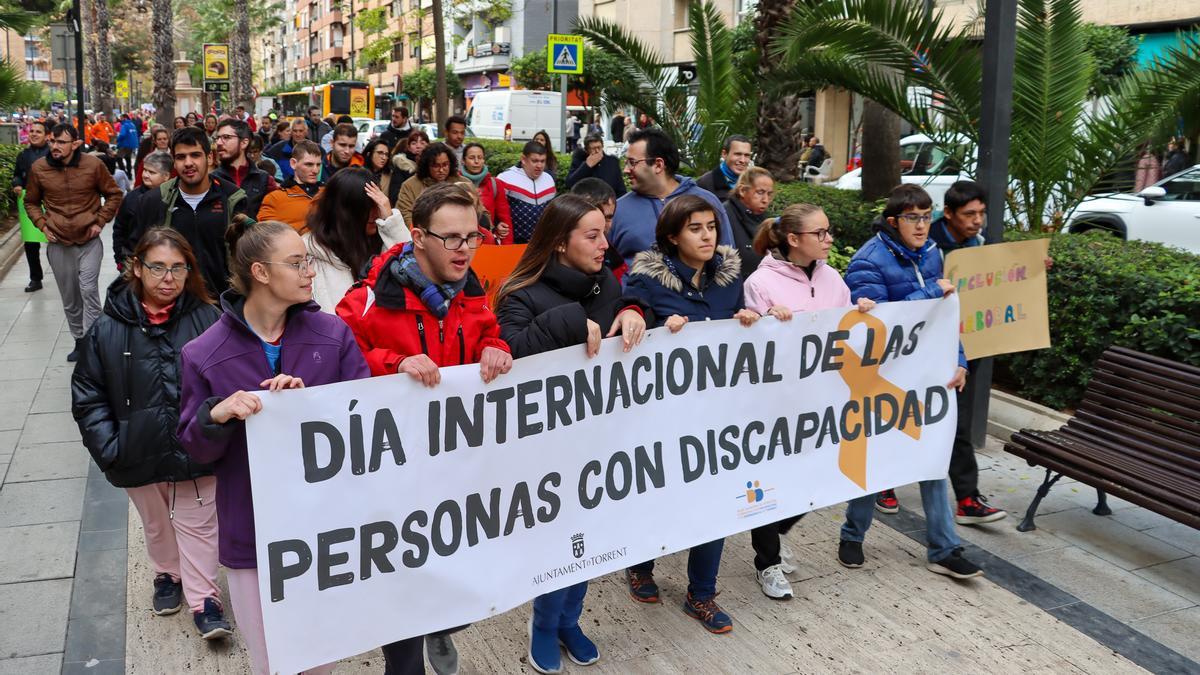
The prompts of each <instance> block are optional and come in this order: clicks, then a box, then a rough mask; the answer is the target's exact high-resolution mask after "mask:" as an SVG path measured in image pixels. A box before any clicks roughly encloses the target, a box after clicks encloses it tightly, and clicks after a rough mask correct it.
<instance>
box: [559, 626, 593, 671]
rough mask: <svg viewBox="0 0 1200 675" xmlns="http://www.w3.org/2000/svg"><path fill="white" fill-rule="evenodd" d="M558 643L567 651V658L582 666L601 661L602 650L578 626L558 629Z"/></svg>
mask: <svg viewBox="0 0 1200 675" xmlns="http://www.w3.org/2000/svg"><path fill="white" fill-rule="evenodd" d="M558 642H559V644H561V645H562V646H563V648H564V649H566V650H567V658H569V659H571V661H572V662H573V663H575V664H577V665H580V666H590V665H592V664H593V663H595V662H597V661H599V660H600V650H599V649H596V643H595V642H592V641H591V640H590V639H588V636H586V635H584V634H583V629H582V628H580V627H579V626H578V624H577V625H574V626H571V627H570V628H559V629H558Z"/></svg>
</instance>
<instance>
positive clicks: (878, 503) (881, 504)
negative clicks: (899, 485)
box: [875, 490, 900, 513]
mask: <svg viewBox="0 0 1200 675" xmlns="http://www.w3.org/2000/svg"><path fill="white" fill-rule="evenodd" d="M875 510H876V511H878V512H880V513H899V512H900V500H899V499H896V491H895V490H884V491H883V492H880V493H879V494H877V495H875Z"/></svg>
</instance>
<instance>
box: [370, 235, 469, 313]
mask: <svg viewBox="0 0 1200 675" xmlns="http://www.w3.org/2000/svg"><path fill="white" fill-rule="evenodd" d="M388 271H389V272H391V274H392V276H393V277H394V278H395V279H396V281H398V282H400V285H402V286H405V287H407V288H410V289H412V290H413V292H415V293H416V294H417V295H418V296H420V298H421V302H422V303H424V304H425V306H426V307H427V308H429V311H430V312H432V313H433V315H434V316H436V317H437V318H438V319H444V318H446V315H447V314H449V313H450V301H451V300H453V299H454V297H455V296H456V295H458V294H459V293H461V292H462V290H463V288H464V287H465V286H466V285H467V277H466V276H463V278H462V279H460V280H458V281H457V282H455V283H453V284H435V283H433V282H432V281H430V280H429V277H427V276H425V274H424V273H423V272H421V266H420V265H418V264H417V256H416V255H414V254H413V245H412V242H409V243H407V244H405V245H404V248H403V250H401V251H400V255H398V256H396V257H395V258H394V259H393V260H392V263H391V265H389V266H388ZM468 274H469V273H468Z"/></svg>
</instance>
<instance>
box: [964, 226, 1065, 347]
mask: <svg viewBox="0 0 1200 675" xmlns="http://www.w3.org/2000/svg"><path fill="white" fill-rule="evenodd" d="M1049 250H1050V240H1049V239H1033V240H1030V241H1013V242H1008V243H1005V244H991V245H988V246H973V247H971V248H960V249H958V250H957V251H952V252H951V253H950V254H949V255H947V256H946V278H947V279H949V280H950V281H951V283H953V284H954V289H955V292H956V293H958V296H959V307H960V309H961V312H962V314H961V320H960V321H959V327H958V331H959V334H960V335H961V337H962V344H963V350H964V351H965V352H966V353H967V358H968V359H979V358H983V357H985V356H995V355H996V354H1012V353H1013V352H1023V351H1027V350H1030V349H1045V348H1046V347H1049V346H1050V309H1049V307H1048V306H1047V303H1046V263H1045V260H1046V255H1047V253H1048V252H1049Z"/></svg>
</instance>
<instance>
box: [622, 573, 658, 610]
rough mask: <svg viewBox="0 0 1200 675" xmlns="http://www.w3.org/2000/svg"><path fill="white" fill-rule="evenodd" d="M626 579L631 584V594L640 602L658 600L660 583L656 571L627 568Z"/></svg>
mask: <svg viewBox="0 0 1200 675" xmlns="http://www.w3.org/2000/svg"><path fill="white" fill-rule="evenodd" d="M625 581H626V582H628V584H629V595H630V596H632V597H633V599H634V600H637V601H638V602H658V584H656V583H654V573H652V572H639V571H637V570H631V569H627V570H625Z"/></svg>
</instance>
